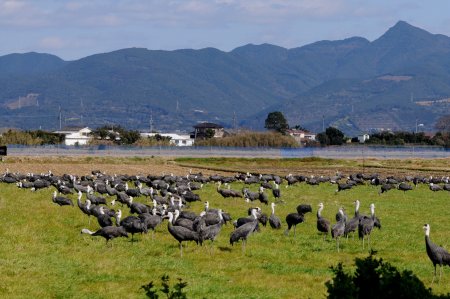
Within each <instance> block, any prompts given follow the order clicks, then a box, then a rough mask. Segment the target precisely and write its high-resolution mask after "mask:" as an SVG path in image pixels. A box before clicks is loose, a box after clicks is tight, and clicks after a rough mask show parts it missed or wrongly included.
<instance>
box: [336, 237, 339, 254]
mask: <svg viewBox="0 0 450 299" xmlns="http://www.w3.org/2000/svg"><path fill="white" fill-rule="evenodd" d="M336 247H337V252H339V237H337V238H336Z"/></svg>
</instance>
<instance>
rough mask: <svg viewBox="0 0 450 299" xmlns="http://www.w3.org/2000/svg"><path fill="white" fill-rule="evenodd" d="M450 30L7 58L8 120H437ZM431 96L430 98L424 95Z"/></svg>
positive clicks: (161, 126)
mask: <svg viewBox="0 0 450 299" xmlns="http://www.w3.org/2000/svg"><path fill="white" fill-rule="evenodd" d="M449 54H450V38H449V37H447V36H444V35H439V34H431V33H429V32H426V31H424V30H422V29H420V28H417V27H414V26H411V25H410V24H408V23H406V22H403V21H400V22H398V23H397V24H396V25H395V26H393V27H392V28H390V29H389V30H388V31H387V32H386V33H385V34H383V35H382V36H381V37H379V38H378V39H376V40H375V41H372V42H370V41H368V40H367V39H364V38H362V37H350V38H348V39H345V40H340V41H319V42H316V43H312V44H310V45H306V46H303V47H298V48H293V49H285V48H282V47H279V46H276V45H270V44H262V45H251V44H249V45H245V46H242V47H239V48H236V49H234V50H233V51H230V52H223V51H220V50H217V49H214V48H206V49H200V50H190V49H183V50H175V51H155V50H148V49H143V48H130V49H122V50H118V51H114V52H110V53H103V54H96V55H92V56H88V57H85V58H82V59H79V60H76V61H63V60H61V59H59V58H58V57H56V56H53V55H49V54H38V53H27V54H10V55H6V56H1V57H0V116H1V117H0V126H1V127H19V128H39V127H41V128H43V129H49V130H52V129H57V128H58V126H59V119H58V115H59V109H60V107H61V114H62V120H63V125H89V126H91V127H97V126H102V125H105V124H120V125H123V126H126V127H127V128H134V129H147V128H148V127H149V119H150V116H152V117H153V120H154V121H153V123H154V127H155V128H156V129H158V130H175V129H180V130H185V131H186V130H187V131H189V130H191V129H192V125H194V124H195V123H197V122H199V121H212V122H217V123H220V124H222V125H224V126H225V127H231V126H232V125H233V118H234V115H235V116H236V119H237V122H238V125H240V126H244V127H248V128H252V129H262V128H263V125H264V119H265V117H266V116H267V113H268V112H270V111H273V110H281V111H283V112H284V113H285V114H286V116H287V117H288V119H289V122H290V124H291V125H297V124H300V125H302V126H304V127H307V128H309V129H311V130H314V131H320V130H321V129H322V118H324V120H325V124H326V125H336V126H338V127H339V128H340V129H342V130H344V131H346V132H347V133H349V134H354V133H357V132H359V131H367V130H372V129H380V128H385V129H386V128H390V129H395V130H400V129H402V130H411V129H412V127H413V126H414V124H415V122H416V119H419V120H420V122H421V123H424V125H425V127H424V129H425V130H432V129H433V125H434V122H435V121H436V119H437V118H438V117H439V116H440V115H442V114H445V113H447V112H446V111H449V110H450V109H449V102H448V101H445V100H444V101H442V100H443V99H448V98H450V80H449V79H450V67H449V66H450V56H449ZM424 102H426V103H427V104H426V105H424V104H423V103H424Z"/></svg>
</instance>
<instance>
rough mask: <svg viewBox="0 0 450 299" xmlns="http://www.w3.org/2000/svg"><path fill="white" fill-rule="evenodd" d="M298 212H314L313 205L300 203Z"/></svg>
mask: <svg viewBox="0 0 450 299" xmlns="http://www.w3.org/2000/svg"><path fill="white" fill-rule="evenodd" d="M297 212H298V213H299V214H303V215H304V214H306V213H311V212H312V208H311V205H308V204H300V205H298V206H297Z"/></svg>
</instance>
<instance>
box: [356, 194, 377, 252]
mask: <svg viewBox="0 0 450 299" xmlns="http://www.w3.org/2000/svg"><path fill="white" fill-rule="evenodd" d="M374 224H375V205H374V204H373V203H372V204H370V216H362V217H361V218H360V219H359V224H358V236H359V238H360V239H362V240H363V249H364V239H365V236H367V243H368V245H369V247H370V233H371V232H372V230H373V227H374Z"/></svg>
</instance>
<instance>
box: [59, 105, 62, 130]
mask: <svg viewBox="0 0 450 299" xmlns="http://www.w3.org/2000/svg"><path fill="white" fill-rule="evenodd" d="M61 125H62V115H61V105H60V106H59V130H60V131H61Z"/></svg>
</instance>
